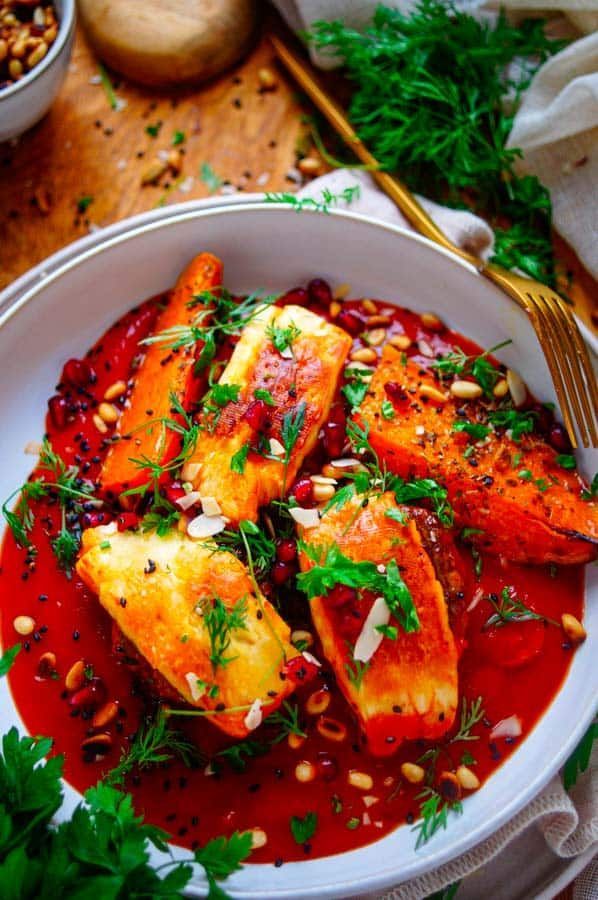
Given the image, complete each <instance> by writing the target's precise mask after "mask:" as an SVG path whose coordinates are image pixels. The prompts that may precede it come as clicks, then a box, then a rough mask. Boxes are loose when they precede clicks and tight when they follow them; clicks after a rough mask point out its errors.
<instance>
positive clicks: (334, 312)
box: [328, 300, 343, 319]
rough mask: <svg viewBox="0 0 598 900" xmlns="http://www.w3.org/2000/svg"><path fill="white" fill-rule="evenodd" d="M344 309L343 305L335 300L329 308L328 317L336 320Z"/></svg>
mask: <svg viewBox="0 0 598 900" xmlns="http://www.w3.org/2000/svg"><path fill="white" fill-rule="evenodd" d="M342 308H343V306H342V303H339V302H338V300H333V301H332V303H331V304H330V306H329V307H328V315H329V316H330V318H331V319H336V317H337V316H338V314H339V312H340V311H341V309H342Z"/></svg>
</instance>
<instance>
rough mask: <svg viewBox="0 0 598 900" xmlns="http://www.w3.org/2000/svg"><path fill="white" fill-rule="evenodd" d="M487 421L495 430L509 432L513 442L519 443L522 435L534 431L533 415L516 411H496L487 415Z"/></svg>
mask: <svg viewBox="0 0 598 900" xmlns="http://www.w3.org/2000/svg"><path fill="white" fill-rule="evenodd" d="M488 419H489V421H490V422H491V423H492V425H494V426H495V427H496V428H503V429H504V430H505V431H510V432H511V436H512V438H513V440H514V441H516V442H519V441H520V440H521V438H522V436H523V435H524V434H531V433H532V431H533V430H534V421H535V414H534V413H533V412H531V411H527V412H524V411H521V410H518V409H511V408H506V409H497V410H494V411H492V412H490V413H489V414H488Z"/></svg>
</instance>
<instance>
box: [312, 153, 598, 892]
mask: <svg viewBox="0 0 598 900" xmlns="http://www.w3.org/2000/svg"><path fill="white" fill-rule="evenodd" d="M356 183H357V184H359V187H360V192H359V196H358V197H356V198H355V199H354V200H352V201H351V203H350V204H347V203H345V202H344V201H340V202H339V203H338V204H337V205H338V208H343V207H345V208H349V209H351V211H352V212H357V213H364V214H366V215H369V216H372V217H373V218H377V219H381V220H382V221H384V222H390V223H391V224H394V225H402V226H403V227H406V228H409V227H410V226H409V224H408V223H407V221H406V220H405V219H404V217H403V216H402V214H401V213H400V212H399V210H398V209H397V208H396V206H395V205H394V203H393V202H392V201H391V200H390V199H389V198H388V197H387V196H386V194H384V193H382V191H380V190H379V189H378V187H377V186H376V184H375V182H374V181H373V179H372V177H371V176H370V175H369V174H367V173H366V172H363V171H362V170H354V169H353V170H350V169H336V170H334V171H333V172H330V173H329V174H328V175H323V176H322V177H321V178H316V179H315V180H314V181H312V182H311V183H310V184H309V185H307V186H305V187H304V188H302V189H301V190H300V191H299V192H298V196H299V197H312V198H314V199H317V200H320V199H321V196H322V191H323V190H324V189H325V188H326V189H328V190H329V191H330V192H331V193H333V194H337V195H338V194H340V193H342V191H343V190H344V189H345V188H347V187H350V186H352V185H354V184H356ZM419 199H420V201H421V202H422V205H424V206H425V208H426V210H427V211H428V212H429V214H430V215H431V217H432V218H433V219H434V221H435V222H436V224H437V225H438V226H439V227H440V228H442V229H443V231H445V232H446V234H447V236H448V237H450V238H451V240H453V241H454V242H455V243H456V244H457V245H458V246H459V247H461V248H462V249H464V250H470V251H473V252H475V253H478V254H479V255H480V256H484V257H485V256H488V255H489V254H490V253H491V250H492V242H493V235H492V231H491V230H490V228H489V227H488V225H487V224H486V223H485V222H483V221H482V220H481V219H479V218H478V217H477V216H474V215H472V214H471V213H468V212H465V211H462V210H452V209H447V208H446V207H443V206H439V205H438V204H437V203H432V202H431V201H430V200H425V199H424V198H422V197H420V198H419ZM507 765H508V763H507ZM465 814H467V804H466V811H465ZM528 828H539V829H540V831H541V832H542V834H543V835H544V838H545V840H546V842H547V844H548V846H549V847H550V848H551V849H552V850H553V852H554V853H556V854H557V855H558V856H560V857H573V856H578V855H579V854H580V853H584V852H585V851H586V850H588V849H589V848H590V847H591V846H592V845H593V844H596V849H597V850H598V748H596V750H595V751H594V754H593V757H592V763H591V765H590V767H589V768H588V770H587V771H586V772H585V773H584V774H583V775H582V776H580V778H579V780H578V782H577V784H576V785H575V787H574V788H573V789H572V790H571V791H570V793H567V792H566V791H565V789H564V787H563V783H562V780H561V777H560V775H557V776H555V777H554V778H553V779H552V781H551V782H550V783H549V784H548V785H547V787H545V788H544V790H543V791H542V792H541V793H540V794H539V795H538V796H537V797H536V798H535V799H534V800H532V802H531V803H529V804H528V805H527V806H526V807H525V808H524V809H522V810H521V812H520V813H519V814H518V815H517V816H515V818H514V819H512V820H511V821H510V822H508V823H507V824H506V825H504V826H503V827H502V828H500V829H499V830H498V831H497V832H495V834H493V835H492V836H491V837H490V838H488V839H487V840H486V841H484V842H483V843H481V844H478V845H477V846H476V847H474V848H473V849H472V850H469V851H468V852H467V853H465V854H463V856H460V857H458V858H457V859H454V860H451V862H449V863H447V864H446V865H444V866H442V867H441V868H439V869H436V870H435V871H433V872H429V873H427V874H426V875H422V876H421V877H420V878H415V879H413V880H411V881H409V882H406V883H404V884H401V885H398V886H397V887H396V888H394V889H393V890H392V891H390V892H388V893H386V894H384V895H381V897H380V900H421V898H423V897H427V896H428V895H429V894H432V893H434V892H435V891H439V890H441V889H442V888H443V887H446V886H447V885H449V884H452V883H454V882H455V881H460V880H461V879H462V878H465V877H466V876H467V875H470V874H471V873H472V872H474V871H475V870H476V869H479V867H480V866H482V865H483V864H484V863H486V862H488V861H489V860H490V859H492V858H493V857H495V856H496V855H497V854H498V853H500V852H501V851H502V850H503V849H504V848H505V847H506V846H507V845H508V844H509V843H510V842H511V841H512V840H514V838H516V837H517V836H518V835H520V834H521V833H522V832H524V831H525V830H526V829H528ZM594 871H595V874H596V880H595V881H594V882H593V886H592V888H591V890H593V891H594V893H593V894H588V895H587V897H588V898H589V897H592V900H594V898H595V897H596V896H598V871H596V869H595V870H594ZM588 878H589V876H588ZM579 900H586V898H585V897H584V895H583V894H582V895H581V896H580V898H579Z"/></svg>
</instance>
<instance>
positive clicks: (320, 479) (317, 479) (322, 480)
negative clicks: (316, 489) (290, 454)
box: [310, 475, 337, 484]
mask: <svg viewBox="0 0 598 900" xmlns="http://www.w3.org/2000/svg"><path fill="white" fill-rule="evenodd" d="M310 477H311V481H312V483H313V484H336V483H337V480H336V477H335V476H334V475H311V476H310Z"/></svg>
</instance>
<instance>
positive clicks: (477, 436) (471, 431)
mask: <svg viewBox="0 0 598 900" xmlns="http://www.w3.org/2000/svg"><path fill="white" fill-rule="evenodd" d="M453 431H464V432H465V434H468V435H469V437H470V438H473V440H474V441H483V440H484V438H485V437H488V435H489V434H490V429H489V428H487V427H486V425H480V424H478V423H477V422H467V421H464V420H463V419H460V420H459V421H457V422H453Z"/></svg>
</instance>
